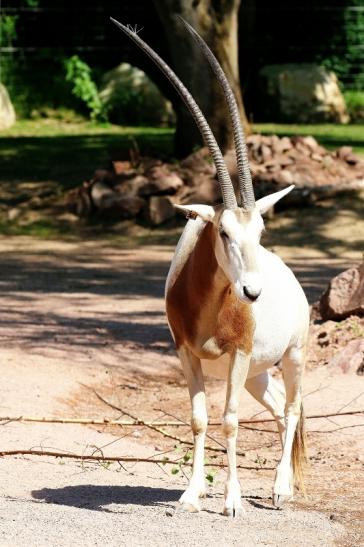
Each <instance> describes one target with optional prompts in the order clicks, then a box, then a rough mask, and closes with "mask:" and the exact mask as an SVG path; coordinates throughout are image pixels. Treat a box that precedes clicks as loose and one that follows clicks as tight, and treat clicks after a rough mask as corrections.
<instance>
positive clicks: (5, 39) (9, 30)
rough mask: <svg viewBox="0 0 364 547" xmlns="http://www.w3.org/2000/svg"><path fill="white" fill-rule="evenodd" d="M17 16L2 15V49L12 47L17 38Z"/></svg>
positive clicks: (0, 20)
mask: <svg viewBox="0 0 364 547" xmlns="http://www.w3.org/2000/svg"><path fill="white" fill-rule="evenodd" d="M17 20H18V16H17V15H0V25H1V33H0V47H11V46H12V45H13V42H14V40H15V39H16V37H17V33H16V23H17Z"/></svg>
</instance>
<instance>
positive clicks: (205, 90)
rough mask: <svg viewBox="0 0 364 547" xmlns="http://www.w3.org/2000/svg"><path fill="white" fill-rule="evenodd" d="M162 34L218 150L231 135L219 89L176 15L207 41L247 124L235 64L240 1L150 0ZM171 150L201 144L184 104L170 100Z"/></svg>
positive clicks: (181, 153)
mask: <svg viewBox="0 0 364 547" xmlns="http://www.w3.org/2000/svg"><path fill="white" fill-rule="evenodd" d="M154 3H155V6H156V9H157V11H158V13H159V16H160V18H161V20H162V23H163V27H164V31H165V34H166V38H167V42H168V46H169V49H170V56H171V59H172V65H173V69H174V70H175V72H176V74H177V75H178V76H179V78H180V79H181V80H182V82H183V83H184V84H185V85H186V87H187V88H188V90H189V91H190V92H191V94H192V95H193V97H194V99H195V100H196V102H197V104H198V105H199V107H200V108H201V110H202V112H203V113H204V115H205V117H206V119H207V121H208V122H209V124H210V127H211V129H212V131H213V132H214V135H215V137H216V140H217V142H218V143H219V145H220V147H221V149H222V151H223V152H224V151H226V150H227V149H229V148H230V147H231V146H232V142H233V135H232V130H231V124H230V120H229V117H228V111H227V108H226V103H225V99H224V95H223V92H222V90H221V87H220V85H219V84H218V82H217V80H216V77H215V76H214V74H213V72H212V70H211V69H210V67H209V65H208V62H207V61H206V60H205V59H204V57H203V55H202V53H201V52H200V50H199V48H198V46H197V45H196V44H195V42H194V40H193V38H192V37H191V36H190V35H189V34H188V32H187V31H186V29H185V28H184V27H183V25H182V24H181V23H180V21H178V19H177V18H176V15H177V14H179V15H181V16H182V17H183V18H184V19H186V21H188V22H189V23H190V24H191V25H192V26H193V27H194V28H195V29H196V30H197V32H199V33H200V35H201V36H202V37H203V38H204V39H205V41H206V42H207V43H208V45H209V46H210V48H211V49H212V51H213V52H214V53H215V55H216V57H217V59H218V60H219V62H220V64H221V66H222V68H223V70H224V72H225V74H226V76H227V78H228V80H229V82H230V85H231V87H232V89H233V91H234V93H235V97H236V100H237V102H238V105H239V108H240V115H241V119H242V121H243V124H244V126H247V120H246V116H245V111H244V106H243V102H242V98H241V92H240V80H239V68H238V41H237V34H238V10H239V4H240V0H154ZM175 109H176V116H177V127H176V135H175V151H176V154H177V156H179V157H183V156H186V155H188V154H189V153H191V152H192V151H193V150H194V149H195V148H196V147H197V146H201V144H202V139H201V135H200V133H199V131H198V130H197V128H196V126H195V123H194V121H193V119H192V117H191V115H190V113H189V112H188V110H187V109H186V107H185V106H184V105H183V104H182V103H181V102H178V103H176V104H175Z"/></svg>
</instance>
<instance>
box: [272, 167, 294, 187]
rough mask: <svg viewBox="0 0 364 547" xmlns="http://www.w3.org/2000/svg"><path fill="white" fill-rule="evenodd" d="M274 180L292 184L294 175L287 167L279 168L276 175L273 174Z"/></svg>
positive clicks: (279, 182)
mask: <svg viewBox="0 0 364 547" xmlns="http://www.w3.org/2000/svg"><path fill="white" fill-rule="evenodd" d="M275 180H276V182H278V184H293V183H294V176H293V173H292V172H291V171H288V169H281V170H280V171H279V173H277V175H275Z"/></svg>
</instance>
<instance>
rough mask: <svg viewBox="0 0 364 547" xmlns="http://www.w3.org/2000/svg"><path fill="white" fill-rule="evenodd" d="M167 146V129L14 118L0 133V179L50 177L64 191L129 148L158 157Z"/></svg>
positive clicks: (165, 152) (166, 152)
mask: <svg viewBox="0 0 364 547" xmlns="http://www.w3.org/2000/svg"><path fill="white" fill-rule="evenodd" d="M172 146H173V130H172V129H160V128H149V127H119V126H114V125H110V124H93V123H90V122H85V123H80V124H79V123H77V124H68V123H62V122H56V121H53V120H44V121H43V120H42V121H30V120H25V121H19V122H17V123H16V124H15V125H14V126H13V127H12V128H11V129H8V130H6V131H2V132H1V135H0V160H1V172H0V181H1V180H3V181H9V180H28V181H37V180H39V181H41V180H43V181H44V180H52V181H55V182H57V183H58V184H59V185H60V187H61V188H63V189H69V188H72V187H75V186H78V185H79V184H80V183H82V181H83V180H87V179H90V178H91V177H92V175H93V172H94V171H95V169H97V168H98V167H104V166H106V165H107V164H108V162H109V161H110V160H111V159H115V158H122V159H125V158H128V157H129V150H130V149H131V148H135V147H137V148H139V150H140V152H141V153H142V154H145V155H157V156H162V157H163V156H169V155H170V154H171V153H172Z"/></svg>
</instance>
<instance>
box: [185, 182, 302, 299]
mask: <svg viewBox="0 0 364 547" xmlns="http://www.w3.org/2000/svg"><path fill="white" fill-rule="evenodd" d="M292 189H293V185H292V186H289V187H288V188H285V189H284V190H281V191H279V192H275V193H274V194H270V195H269V196H265V197H264V198H262V199H259V200H257V201H256V202H255V204H254V207H252V208H250V209H249V210H246V209H243V208H240V207H237V208H234V209H228V208H226V207H221V206H218V207H212V206H211V205H178V206H176V207H177V209H179V210H181V211H182V212H184V213H185V214H186V216H187V217H189V218H197V217H199V218H201V219H202V220H203V221H204V222H211V223H212V224H213V225H214V228H215V229H214V232H215V249H214V252H215V256H216V260H217V262H218V264H219V266H220V268H221V269H222V270H223V271H224V273H225V275H226V277H227V278H228V279H229V281H230V282H231V284H232V286H233V287H234V291H235V293H236V295H237V297H238V298H239V299H240V300H242V301H244V302H254V301H255V300H257V298H258V297H259V295H260V293H261V290H262V283H261V277H260V271H259V264H258V256H257V255H258V252H259V244H260V238H261V235H262V231H263V230H264V222H263V218H262V215H263V214H264V213H265V212H266V211H268V209H270V208H271V207H273V206H274V204H275V203H277V201H279V200H280V199H281V198H282V197H283V196H285V195H286V194H288V192H290V191H291V190H292Z"/></svg>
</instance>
